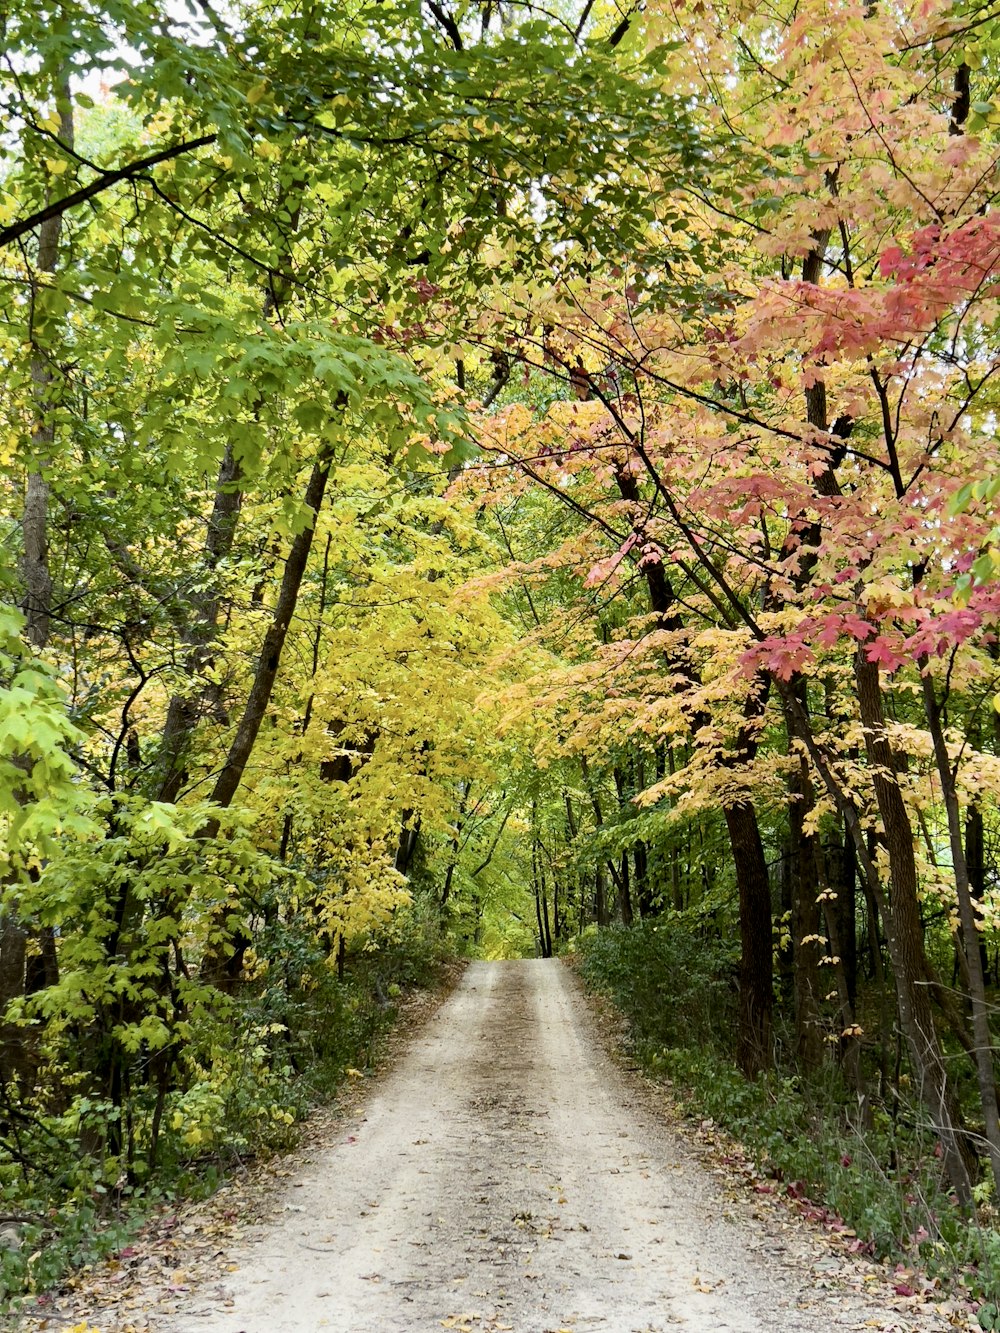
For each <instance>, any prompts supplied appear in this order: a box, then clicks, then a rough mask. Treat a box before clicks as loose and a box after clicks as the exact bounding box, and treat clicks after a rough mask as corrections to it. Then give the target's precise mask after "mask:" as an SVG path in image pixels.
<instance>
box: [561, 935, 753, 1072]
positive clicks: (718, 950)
mask: <svg viewBox="0 0 1000 1333" xmlns="http://www.w3.org/2000/svg"><path fill="white" fill-rule="evenodd" d="M579 952H580V956H581V960H582V961H581V971H582V973H583V975H584V977H585V978H586V980H587V981H588V983H589V984H590V985H592V986H593V987H594V988H595V989H597V990H601V991H603V992H604V993H605V994H607V995H608V996H609V997H610V998H611V1000H612V1001H613V1002H614V1004H615V1006H616V1007H617V1008H618V1009H619V1010H620V1011H621V1012H622V1013H623V1014H624V1015H625V1017H626V1018H627V1019H628V1021H629V1024H630V1026H631V1029H632V1035H633V1040H634V1041H635V1042H636V1044H637V1045H638V1046H648V1047H650V1048H651V1049H657V1050H658V1049H662V1048H663V1047H665V1046H668V1047H669V1046H691V1047H696V1048H698V1049H715V1050H720V1051H728V1050H729V1049H730V1047H731V1043H732V1034H733V1031H734V1027H735V1022H736V1003H737V992H736V963H737V957H738V955H737V953H736V951H735V949H734V947H733V945H732V944H730V943H728V942H726V941H723V940H721V939H719V938H718V937H717V936H713V935H711V934H706V933H705V932H703V931H701V930H699V929H693V928H692V927H691V926H690V925H688V924H687V923H685V922H683V921H681V920H680V919H670V918H666V917H661V918H658V919H657V920H656V921H652V922H650V921H643V922H640V923H638V924H637V925H635V926H632V927H630V928H628V929H626V928H625V927H622V926H616V927H613V928H611V929H608V930H602V931H599V932H598V933H597V934H594V935H589V936H586V937H585V938H584V939H583V940H582V941H581V944H580V949H579Z"/></svg>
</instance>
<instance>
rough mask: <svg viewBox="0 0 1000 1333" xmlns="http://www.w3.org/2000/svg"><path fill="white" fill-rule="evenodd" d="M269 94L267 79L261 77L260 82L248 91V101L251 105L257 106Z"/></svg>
mask: <svg viewBox="0 0 1000 1333" xmlns="http://www.w3.org/2000/svg"><path fill="white" fill-rule="evenodd" d="M266 95H267V79H261V81H260V83H257V84H254V86H253V87H252V88H251V89H250V91H249V92H248V93H247V101H248V102H249V103H250V105H251V106H256V105H257V103H258V102H260V101H262V100H263V98H264V97H265V96H266Z"/></svg>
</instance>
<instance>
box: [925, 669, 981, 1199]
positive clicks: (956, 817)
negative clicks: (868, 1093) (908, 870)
mask: <svg viewBox="0 0 1000 1333" xmlns="http://www.w3.org/2000/svg"><path fill="white" fill-rule="evenodd" d="M922 683H923V696H924V711H925V713H926V715H927V724H928V727H929V729H930V733H931V741H932V742H933V745H934V759H935V763H936V767H937V773H938V780H939V781H940V783H941V794H942V797H943V799H944V807H945V813H946V815H947V818H948V839H949V842H950V844H951V860H952V869H953V871H954V875H955V893H956V896H957V898H958V916H959V921H960V922H961V927H962V929H961V947H962V950H963V953H964V956H965V963H966V971H967V975H968V984H969V999H970V1002H971V1005H972V1035H973V1039H974V1041H975V1053H976V1073H977V1076H978V1082H979V1101H980V1105H981V1107H982V1112H983V1120H984V1124H985V1129H986V1143H987V1148H988V1151H989V1157H990V1165H991V1167H992V1169H993V1179H994V1182H995V1184H996V1187H997V1190H998V1192H1000V1116H998V1114H997V1090H996V1074H995V1071H994V1067H993V1034H992V1032H991V1031H990V1017H989V1006H988V1004H987V1001H986V981H985V977H984V976H983V961H982V954H981V952H980V943H981V938H982V937H981V935H980V932H979V928H978V925H977V922H976V910H975V906H974V904H973V901H972V890H971V886H970V883H969V870H968V866H967V864H966V860H965V845H964V843H963V841H962V816H961V811H960V809H959V804H958V792H957V790H956V787H955V773H954V770H953V768H952V764H951V759H950V757H949V755H948V746H947V743H946V741H945V735H944V727H943V725H942V721H941V702H940V700H939V699H938V697H937V691H936V689H935V686H934V681H933V679H932V677H931V675H930V674H929V672H928V670H927V664H926V663H925V664H924V673H923V682H922Z"/></svg>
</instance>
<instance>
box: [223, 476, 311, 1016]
mask: <svg viewBox="0 0 1000 1333" xmlns="http://www.w3.org/2000/svg"><path fill="white" fill-rule="evenodd" d="M330 466H331V458H330V455H329V454H328V453H326V452H324V453H323V454H321V455H320V457H319V458H318V459H317V460H316V463H315V464H314V466H313V470H312V475H311V476H310V478H309V484H308V486H307V487H306V493H305V503H306V505H307V506H308V507H309V509H311V510H312V514H313V518H312V522H311V523H310V524H309V525H308V527H306V528H304V529H303V530H302V531H301V532H300V533H298V535H297V536H296V537H295V538H294V540H293V541H292V545H291V549H290V550H289V552H288V558H287V559H286V561H285V570H284V575H283V577H282V580H281V588H280V590H279V592H278V598H277V601H276V602H275V606H274V612H273V614H272V617H271V624H270V625H269V626H268V629H267V632H266V634H265V635H264V642H263V644H262V646H261V650H260V654H259V656H258V658H257V668H256V671H255V673H254V679H253V684H252V685H251V688H250V694H249V696H248V697H247V702H246V706H245V708H244V710H243V716H242V718H241V719H240V723H239V726H238V727H237V729H236V735H235V736H234V737H233V741H232V744H231V745H230V747H229V753H228V755H227V756H226V762H225V764H224V765H223V767H222V770H221V772H220V773H219V776H218V778H217V779H216V783H215V787H214V789H213V791H212V803H213V804H214V805H217V806H220V807H221V808H222V809H227V808H228V807H229V805H230V804H231V802H232V800H233V797H234V796H235V795H236V792H237V790H238V788H239V785H240V783H241V782H242V780H243V775H244V773H245V772H246V767H247V763H248V762H249V759H250V755H251V753H252V751H253V747H254V743H255V741H256V739H257V736H258V733H259V732H260V728H261V724H262V723H263V721H264V714H265V712H266V711H267V706H268V704H269V703H270V700H271V692H272V690H273V689H274V682H275V680H276V679H277V675H278V668H279V667H280V665H281V652H282V649H283V648H284V645H285V639H286V638H287V636H288V629H289V626H290V624H291V621H292V616H293V614H294V613H295V606H296V603H297V601H298V596H299V589H300V588H301V586H302V578H303V576H304V574H305V570H306V565H307V563H308V560H309V552H310V549H311V548H312V542H313V536H314V534H315V531H316V523H317V520H318V518H319V513H320V509H321V507H322V504H323V496H324V494H325V491H326V483H327V479H328V477H329V475H330ZM218 831H219V820H218V819H217V818H212V819H210V820H209V821H208V823H207V824H206V826H205V827H204V829H202V832H201V836H202V837H204V838H214V837H215V836H216V834H217V833H218ZM212 926H213V930H212V933H213V935H214V936H215V938H216V942H215V943H214V944H212V945H211V946H210V947H209V948H207V949H206V951H205V956H204V959H203V961H202V971H203V974H204V975H205V977H206V978H207V979H208V980H210V981H211V982H212V983H213V984H214V985H216V986H218V987H219V988H220V989H222V990H231V989H232V987H233V986H234V984H235V983H236V981H237V980H238V979H239V974H240V970H241V965H242V957H243V952H244V951H245V949H246V947H247V944H248V943H249V941H248V940H247V939H246V937H245V935H244V933H243V931H242V927H240V926H238V925H236V924H235V923H234V922H233V918H232V914H231V909H230V908H229V907H228V906H226V907H221V908H219V909H217V911H216V914H215V919H214V921H213V923H212Z"/></svg>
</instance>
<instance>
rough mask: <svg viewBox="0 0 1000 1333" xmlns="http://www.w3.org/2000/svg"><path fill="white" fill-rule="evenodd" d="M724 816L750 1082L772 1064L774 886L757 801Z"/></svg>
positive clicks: (743, 1053) (742, 1055) (743, 1063)
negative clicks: (735, 899) (734, 892)
mask: <svg viewBox="0 0 1000 1333" xmlns="http://www.w3.org/2000/svg"><path fill="white" fill-rule="evenodd" d="M724 814H725V819H726V828H727V829H728V830H729V841H730V844H731V846H732V849H733V857H734V861H735V867H736V884H737V888H738V890H739V899H740V945H741V951H740V1009H739V1028H738V1031H737V1034H736V1063H737V1064H738V1065H739V1067H740V1069H742V1070H743V1072H744V1074H746V1076H747V1078H754V1077H755V1076H756V1075H757V1074H759V1073H761V1072H762V1071H763V1070H765V1069H769V1068H770V1067H771V1063H772V1051H771V1014H772V1010H773V1008H774V986H773V980H772V939H771V932H772V927H771V882H770V878H769V876H768V873H767V862H766V861H765V859H764V847H763V844H762V843H761V839H760V829H759V828H758V826H757V813H756V811H755V810H754V807H753V804H752V802H750V801H738V802H736V803H734V804H730V805H727V806H726V807H725V809H724Z"/></svg>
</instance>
